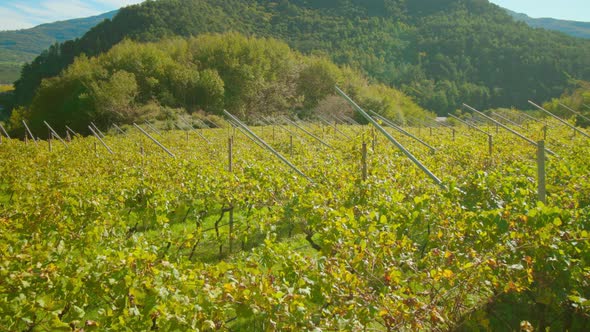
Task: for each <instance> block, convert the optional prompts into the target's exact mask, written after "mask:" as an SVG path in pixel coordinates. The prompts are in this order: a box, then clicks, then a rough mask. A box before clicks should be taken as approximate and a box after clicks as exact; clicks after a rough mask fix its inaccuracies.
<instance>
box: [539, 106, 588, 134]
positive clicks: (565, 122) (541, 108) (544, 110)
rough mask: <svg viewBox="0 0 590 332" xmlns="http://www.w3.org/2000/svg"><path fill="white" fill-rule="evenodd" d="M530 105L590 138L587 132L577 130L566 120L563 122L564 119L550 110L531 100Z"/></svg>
mask: <svg viewBox="0 0 590 332" xmlns="http://www.w3.org/2000/svg"><path fill="white" fill-rule="evenodd" d="M529 104H531V105H533V106H535V107H536V108H538V109H540V110H541V111H543V112H545V113H547V114H549V115H550V116H551V117H553V118H554V119H556V120H557V121H559V122H561V123H563V124H564V125H566V126H568V127H570V128H571V129H573V130H575V131H577V132H579V133H580V134H582V135H584V136H585V137H586V138H590V135H588V134H586V133H585V132H583V131H581V130H579V129H578V128H576V127H575V126H572V125H571V124H569V123H568V122H567V121H565V120H563V119H562V118H560V117H558V116H557V115H555V114H553V113H551V112H549V111H548V110H546V109H544V108H543V107H541V106H539V105H537V104H535V103H533V102H532V101H530V100H529Z"/></svg>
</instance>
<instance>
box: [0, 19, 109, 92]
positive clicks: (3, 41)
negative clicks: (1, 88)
mask: <svg viewBox="0 0 590 332" xmlns="http://www.w3.org/2000/svg"><path fill="white" fill-rule="evenodd" d="M116 14H117V11H112V12H108V13H104V14H101V15H98V16H92V17H87V18H79V19H73V20H67V21H60V22H55V23H48V24H42V25H39V26H36V27H34V28H31V29H23V30H14V31H0V83H12V82H14V81H15V80H17V79H18V76H19V74H20V68H21V66H22V65H23V64H24V63H25V62H30V61H32V60H33V59H35V57H37V56H38V55H39V54H40V53H41V52H43V51H44V50H46V49H47V48H48V47H49V46H51V45H52V44H54V43H56V42H57V43H62V42H64V41H66V40H71V39H76V38H78V37H81V36H83V35H84V34H85V33H86V32H87V31H88V30H90V28H92V27H94V26H96V25H97V24H98V23H100V22H102V21H104V20H105V19H111V18H113V17H114V16H115V15H116Z"/></svg>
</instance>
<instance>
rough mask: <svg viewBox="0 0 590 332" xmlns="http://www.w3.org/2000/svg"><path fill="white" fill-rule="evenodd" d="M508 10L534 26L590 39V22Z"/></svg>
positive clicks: (519, 19)
mask: <svg viewBox="0 0 590 332" xmlns="http://www.w3.org/2000/svg"><path fill="white" fill-rule="evenodd" d="M506 11H507V12H508V13H509V14H510V15H511V16H512V17H514V19H516V20H518V21H522V22H525V23H526V24H528V25H529V26H531V27H533V28H543V29H546V30H552V31H558V32H562V33H565V34H567V35H569V36H572V37H577V38H585V39H590V22H584V21H571V20H561V19H556V18H552V17H539V18H533V17H530V16H528V15H527V14H524V13H518V12H515V11H512V10H510V9H506Z"/></svg>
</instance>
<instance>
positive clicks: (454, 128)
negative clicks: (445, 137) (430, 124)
mask: <svg viewBox="0 0 590 332" xmlns="http://www.w3.org/2000/svg"><path fill="white" fill-rule="evenodd" d="M452 130H453V141H455V128H452Z"/></svg>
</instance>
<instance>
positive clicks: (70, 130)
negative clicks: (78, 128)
mask: <svg viewBox="0 0 590 332" xmlns="http://www.w3.org/2000/svg"><path fill="white" fill-rule="evenodd" d="M66 132H69V133H72V135H74V136H78V137H80V134H78V133H77V132H75V131H73V130H72V128H70V127H68V126H66Z"/></svg>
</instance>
